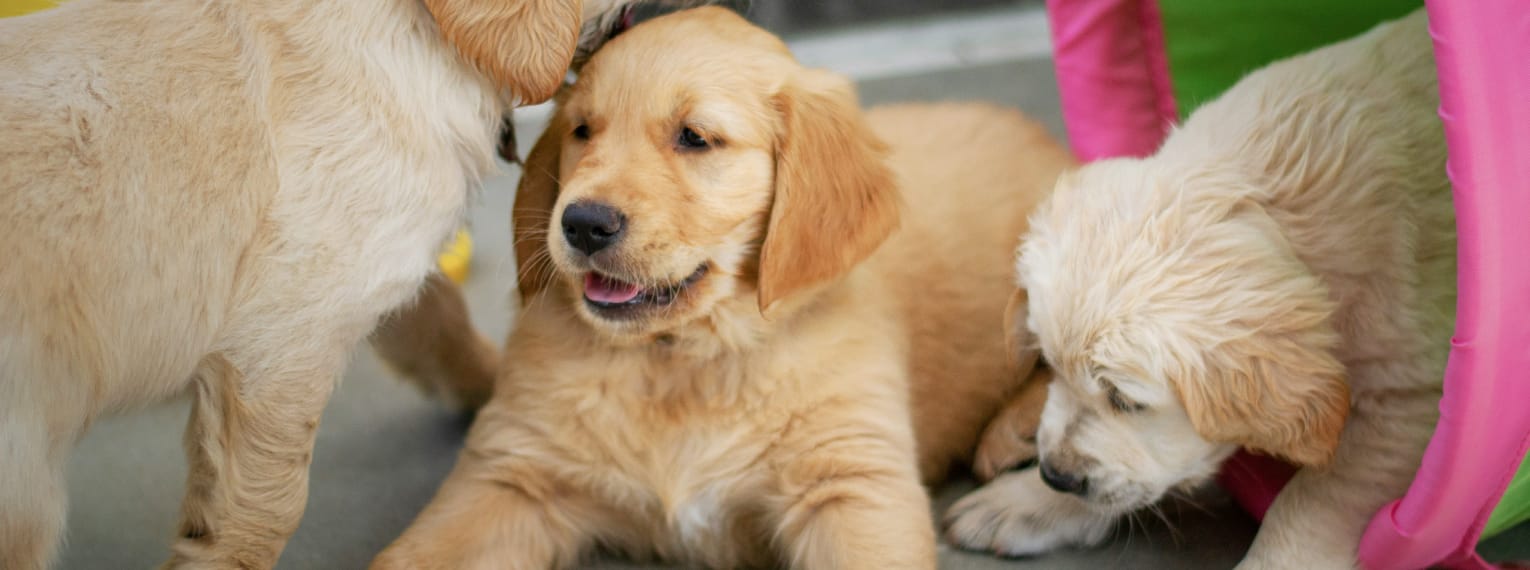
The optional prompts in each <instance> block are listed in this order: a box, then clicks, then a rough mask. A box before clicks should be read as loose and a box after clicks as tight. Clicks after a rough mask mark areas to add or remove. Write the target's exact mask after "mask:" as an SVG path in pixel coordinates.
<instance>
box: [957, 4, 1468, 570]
mask: <svg viewBox="0 0 1530 570" xmlns="http://www.w3.org/2000/svg"><path fill="white" fill-rule="evenodd" d="M1437 103H1438V96H1437V91H1436V84H1435V67H1434V62H1433V59H1432V57H1431V44H1430V39H1429V34H1428V31H1427V29H1426V25H1425V16H1424V14H1423V13H1422V11H1420V12H1419V13H1416V14H1414V15H1412V16H1409V17H1407V18H1405V19H1402V20H1399V21H1396V22H1392V23H1387V24H1384V25H1381V26H1379V27H1377V28H1376V29H1374V30H1372V31H1370V32H1368V33H1366V34H1363V35H1361V36H1359V37H1357V38H1355V39H1352V40H1349V41H1346V42H1343V43H1339V44H1335V45H1333V46H1331V47H1327V48H1323V49H1320V50H1317V51H1314V52H1311V53H1308V54H1306V55H1301V56H1298V57H1294V58H1291V59H1288V60H1285V61H1282V62H1278V63H1275V64H1273V65H1270V66H1269V67H1267V68H1265V69H1263V70H1260V71H1257V72H1255V73H1253V74H1251V75H1249V76H1248V77H1247V78H1245V79H1244V80H1242V81H1241V82H1239V83H1238V84H1237V85H1236V86H1234V87H1233V88H1232V89H1231V90H1229V91H1228V92H1227V93H1226V94H1225V95H1223V96H1222V97H1221V98H1219V99H1217V100H1216V101H1214V102H1212V103H1209V104H1207V105H1206V106H1205V107H1203V108H1202V109H1200V110H1199V111H1197V112H1196V113H1195V114H1194V115H1193V116H1191V117H1190V119H1189V120H1188V121H1186V123H1185V124H1184V126H1183V127H1182V128H1180V129H1177V130H1176V131H1175V132H1174V133H1173V134H1172V135H1171V136H1170V137H1169V139H1168V141H1167V142H1166V143H1165V144H1164V146H1163V148H1162V149H1161V150H1160V151H1159V152H1158V153H1157V154H1156V155H1154V156H1152V157H1150V158H1146V159H1142V160H1130V159H1123V160H1107V161H1101V162H1098V163H1094V164H1091V165H1089V166H1085V167H1083V168H1081V169H1079V170H1078V171H1077V172H1072V173H1069V174H1066V175H1064V176H1063V178H1062V179H1061V180H1060V181H1059V184H1058V188H1057V190H1056V191H1055V193H1054V194H1053V195H1052V196H1051V198H1050V199H1049V201H1048V202H1047V203H1046V204H1045V205H1043V206H1041V207H1040V208H1039V210H1038V212H1037V214H1036V216H1035V217H1034V218H1033V220H1032V228H1031V233H1030V235H1029V236H1027V237H1026V238H1025V243H1024V245H1023V246H1022V247H1021V254H1020V256H1019V260H1018V264H1017V265H1018V272H1019V281H1020V285H1021V286H1022V287H1024V288H1025V289H1026V290H1027V291H1028V294H1029V312H1028V314H1027V315H1026V319H1027V323H1028V327H1029V329H1030V330H1031V331H1032V332H1034V333H1035V338H1037V339H1039V342H1040V346H1041V350H1042V354H1043V357H1044V358H1045V359H1046V361H1047V362H1048V363H1049V365H1050V366H1051V367H1052V368H1053V369H1054V370H1055V372H1056V374H1057V379H1056V380H1055V381H1054V382H1053V383H1052V385H1051V388H1050V393H1049V396H1048V398H1047V401H1046V404H1045V409H1044V412H1043V414H1042V419H1041V427H1040V433H1039V444H1040V448H1041V449H1040V452H1041V460H1040V468H1039V469H1033V470H1029V471H1024V472H1020V473H1015V474H1010V475H1006V476H1004V477H1001V478H999V479H998V480H997V481H995V482H994V483H992V484H990V485H989V486H987V487H985V488H983V489H981V490H979V491H977V492H975V493H974V494H972V495H969V496H968V497H966V498H964V499H963V500H962V501H961V502H960V503H959V504H958V505H956V506H954V507H953V510H952V512H951V513H950V515H949V517H950V528H949V532H950V536H951V538H952V539H953V540H954V541H956V542H958V543H960V544H963V545H966V546H968V547H972V548H980V549H991V550H996V551H1000V552H1004V553H1009V554H1029V553H1036V552H1041V551H1045V550H1049V549H1053V548H1056V547H1061V546H1067V545H1089V544H1093V543H1096V542H1099V541H1100V540H1101V539H1102V538H1103V537H1104V536H1105V535H1106V533H1107V530H1108V529H1109V528H1110V527H1111V525H1112V522H1113V521H1115V520H1117V519H1118V518H1120V517H1121V516H1123V515H1125V514H1127V513H1130V512H1132V511H1134V510H1137V509H1141V508H1143V507H1146V506H1148V505H1151V504H1153V503H1154V502H1156V501H1158V500H1159V499H1160V498H1161V497H1163V496H1164V495H1166V494H1171V493H1174V492H1176V491H1178V490H1182V489H1185V488H1186V487H1189V486H1193V485H1197V484H1200V483H1202V482H1204V481H1206V480H1207V479H1208V478H1210V477H1211V476H1212V475H1213V474H1214V473H1215V472H1216V471H1217V469H1218V468H1219V466H1220V465H1221V464H1222V462H1223V460H1224V459H1225V458H1227V457H1228V456H1229V455H1230V454H1232V453H1233V452H1234V451H1235V450H1237V449H1238V448H1240V447H1243V448H1247V449H1250V450H1253V451H1255V452H1260V453H1265V454H1270V455H1274V456H1278V457H1281V458H1284V459H1286V460H1289V461H1291V462H1293V463H1295V464H1296V465H1299V466H1301V470H1300V472H1299V473H1298V474H1297V475H1296V477H1295V479H1293V480H1292V481H1291V482H1290V484H1289V485H1288V486H1287V487H1286V488H1285V489H1284V490H1283V491H1282V492H1281V494H1280V495H1279V497H1278V498H1277V499H1276V501H1275V503H1274V505H1273V506H1272V507H1271V509H1270V511H1269V513H1268V514H1267V516H1266V517H1265V519H1264V525H1263V528H1262V529H1261V530H1260V532H1259V535H1258V537H1257V538H1256V539H1255V541H1254V544H1253V546H1252V548H1251V549H1250V551H1249V552H1248V554H1247V556H1246V558H1245V559H1244V561H1243V564H1242V566H1241V567H1243V568H1303V569H1307V568H1349V567H1353V566H1354V565H1355V564H1356V547H1357V545H1358V543H1359V540H1360V536H1361V534H1362V532H1363V531H1364V529H1365V526H1366V523H1367V522H1368V521H1369V520H1370V517H1371V516H1372V515H1373V514H1374V513H1375V512H1376V510H1377V509H1378V508H1379V507H1380V506H1381V505H1383V504H1384V503H1385V502H1386V501H1388V500H1390V499H1393V498H1396V497H1397V496H1399V495H1401V494H1402V492H1403V491H1404V490H1405V489H1406V487H1407V485H1408V483H1409V481H1410V479H1411V478H1412V474H1413V472H1414V470H1415V469H1416V468H1417V466H1418V461H1419V458H1420V457H1421V456H1422V453H1423V450H1424V446H1425V444H1426V442H1427V441H1428V438H1429V436H1430V433H1431V432H1432V430H1433V426H1434V422H1435V419H1436V416H1437V414H1438V410H1437V405H1438V400H1439V397H1440V378H1441V376H1442V373H1443V369H1444V362H1445V356H1446V351H1447V350H1448V348H1449V343H1448V339H1449V336H1450V334H1451V324H1452V322H1453V318H1454V312H1453V311H1454V300H1455V288H1454V278H1455V234H1454V221H1453V220H1454V213H1453V209H1452V205H1451V193H1450V184H1449V182H1448V180H1447V179H1446V175H1445V168H1444V164H1445V144H1444V139H1443V134H1442V131H1441V127H1440V124H1439V120H1438V117H1437V116H1436V114H1435V109H1436V106H1437Z"/></svg>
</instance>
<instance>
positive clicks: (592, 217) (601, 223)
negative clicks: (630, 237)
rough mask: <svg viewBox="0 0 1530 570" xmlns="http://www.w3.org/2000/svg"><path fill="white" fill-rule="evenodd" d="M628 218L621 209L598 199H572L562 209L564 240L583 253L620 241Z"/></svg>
mask: <svg viewBox="0 0 1530 570" xmlns="http://www.w3.org/2000/svg"><path fill="white" fill-rule="evenodd" d="M626 226H627V220H626V217H625V216H623V215H622V213H621V212H620V211H618V210H617V209H616V208H612V207H610V206H607V205H605V204H601V203H597V202H575V203H573V204H569V205H568V207H567V208H564V210H563V239H565V240H568V244H569V245H570V246H572V247H573V248H574V249H577V250H579V251H582V252H584V254H585V255H595V252H597V251H600V250H602V249H605V248H607V247H609V246H610V245H611V244H613V243H616V242H617V241H619V240H621V237H622V230H624V229H626Z"/></svg>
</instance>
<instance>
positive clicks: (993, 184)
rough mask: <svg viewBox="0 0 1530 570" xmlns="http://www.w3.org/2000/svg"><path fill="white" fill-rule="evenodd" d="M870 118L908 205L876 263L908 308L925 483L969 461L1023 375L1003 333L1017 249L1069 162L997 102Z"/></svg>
mask: <svg viewBox="0 0 1530 570" xmlns="http://www.w3.org/2000/svg"><path fill="white" fill-rule="evenodd" d="M867 121H868V122H869V123H870V124H871V125H872V127H873V129H874V130H875V131H876V132H877V135H878V136H880V137H882V139H883V140H884V141H886V142H887V143H888V145H889V147H890V156H889V163H890V164H891V166H892V168H893V170H894V172H895V173H896V174H897V177H898V182H899V185H900V187H901V189H902V195H903V199H904V202H905V205H906V207H905V208H904V213H903V219H902V227H901V229H900V230H899V231H898V232H897V233H895V234H894V235H893V237H892V238H891V239H889V240H888V241H887V242H886V243H885V244H883V245H882V248H881V249H880V250H879V251H878V252H877V254H876V256H875V257H873V258H872V259H871V260H870V261H869V267H870V269H871V271H873V272H874V273H875V275H876V277H877V278H878V279H882V280H884V281H885V284H886V286H887V287H889V288H891V290H893V291H894V292H895V293H896V295H895V296H896V298H897V299H899V301H900V302H901V303H902V306H901V307H899V309H900V310H901V312H902V314H903V315H904V317H905V319H906V320H905V323H906V327H907V330H908V331H909V333H910V338H909V340H910V343H911V345H910V357H911V359H912V361H911V367H912V370H911V373H912V375H911V378H910V381H911V387H912V393H913V401H912V404H913V417H914V422H915V433H916V434H917V437H918V438H919V446H920V456H921V461H922V462H923V464H922V465H921V466H920V467H921V469H922V470H923V471H922V472H923V473H924V474H925V477H926V478H927V479H928V478H931V477H938V476H940V475H941V474H943V473H944V472H945V470H946V469H947V468H948V467H949V465H950V464H951V463H952V462H953V461H965V460H967V459H968V458H969V456H970V453H971V451H972V448H973V447H974V446H975V444H976V439H977V436H978V434H979V433H980V430H981V429H982V427H983V426H984V425H985V424H986V423H987V421H988V419H989V418H990V417H991V416H992V415H993V414H994V413H995V412H996V411H997V409H998V407H999V406H1000V405H1001V404H1003V402H1004V400H1005V398H1006V396H1007V395H1009V394H1010V393H1012V392H1013V391H1014V390H1015V389H1016V388H1017V387H1018V386H1019V385H1020V383H1021V382H1023V381H1024V380H1025V375H1026V374H1027V373H1028V371H1026V370H1019V369H1018V367H1017V364H1016V363H1015V362H1013V360H1014V359H1013V358H1011V357H1010V355H1009V349H1008V348H1007V347H1006V346H1004V337H1003V316H1004V308H1005V305H1006V304H1007V303H1008V300H1009V297H1010V295H1011V294H1012V293H1013V292H1014V277H1013V275H1012V274H1011V273H1012V268H1013V266H1014V264H1013V256H1014V252H1015V247H1016V246H1017V245H1018V244H1019V236H1020V235H1021V234H1022V233H1023V232H1024V231H1025V229H1026V220H1027V217H1028V216H1029V214H1030V212H1031V210H1032V209H1033V208H1034V207H1035V206H1036V204H1037V203H1038V202H1040V201H1041V200H1042V199H1043V198H1045V197H1046V196H1047V195H1048V194H1049V193H1050V191H1051V189H1052V185H1053V182H1054V180H1055V179H1056V178H1057V175H1058V174H1059V173H1060V172H1061V171H1062V170H1063V169H1065V168H1067V167H1069V166H1071V165H1072V164H1073V160H1072V158H1071V156H1070V155H1069V154H1068V152H1067V151H1066V150H1065V149H1064V148H1063V147H1062V146H1061V145H1059V144H1058V143H1057V142H1056V141H1055V140H1054V139H1053V138H1052V137H1051V136H1050V135H1049V134H1048V133H1047V132H1046V129H1045V128H1044V127H1042V126H1040V125H1038V124H1036V123H1034V122H1032V121H1030V120H1029V119H1027V118H1026V117H1025V116H1024V115H1022V114H1020V113H1019V112H1017V111H1013V110H1006V109H1002V108H999V107H995V106H992V105H986V104H974V103H963V104H952V103H945V104H915V105H896V106H887V107H879V108H876V109H872V110H871V111H870V112H869V113H868V116H867Z"/></svg>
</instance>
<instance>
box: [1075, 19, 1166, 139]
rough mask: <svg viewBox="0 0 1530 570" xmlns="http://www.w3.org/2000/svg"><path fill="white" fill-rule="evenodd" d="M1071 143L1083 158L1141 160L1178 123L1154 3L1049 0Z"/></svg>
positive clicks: (1160, 25) (1161, 27)
mask: <svg viewBox="0 0 1530 570" xmlns="http://www.w3.org/2000/svg"><path fill="white" fill-rule="evenodd" d="M1047 18H1048V20H1049V22H1050V24H1051V31H1052V45H1053V47H1054V49H1053V59H1054V62H1055V64H1056V66H1057V87H1058V92H1059V96H1060V99H1061V103H1062V111H1063V119H1064V122H1065V123H1066V124H1067V129H1068V139H1069V144H1070V146H1071V147H1072V148H1073V151H1074V153H1075V154H1076V155H1077V156H1078V157H1079V159H1081V160H1085V161H1089V160H1095V159H1099V158H1109V157H1115V156H1147V155H1149V154H1152V153H1153V151H1155V150H1157V149H1158V145H1159V144H1160V143H1161V142H1163V138H1164V136H1165V135H1166V134H1167V133H1168V129H1169V127H1170V125H1172V124H1173V123H1174V121H1175V120H1176V118H1177V117H1176V116H1175V111H1174V109H1175V106H1174V99H1173V92H1172V89H1171V83H1170V79H1169V72H1168V67H1167V65H1166V61H1167V58H1166V56H1165V54H1164V53H1163V49H1164V44H1163V42H1164V38H1163V26H1162V22H1161V18H1160V15H1159V10H1158V6H1157V3H1156V2H1155V1H1154V0H1047Z"/></svg>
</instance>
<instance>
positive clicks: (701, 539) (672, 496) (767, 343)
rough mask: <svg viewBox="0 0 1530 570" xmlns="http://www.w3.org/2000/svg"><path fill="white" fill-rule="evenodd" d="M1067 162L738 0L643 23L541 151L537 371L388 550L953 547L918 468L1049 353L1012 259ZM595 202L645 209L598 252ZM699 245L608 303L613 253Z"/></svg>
mask: <svg viewBox="0 0 1530 570" xmlns="http://www.w3.org/2000/svg"><path fill="white" fill-rule="evenodd" d="M685 128H690V129H692V130H694V131H697V132H698V133H700V136H703V137H704V138H705V139H706V141H707V148H705V149H696V148H684V147H682V146H680V145H679V144H678V143H677V140H678V137H680V133H681V132H682V129H685ZM880 141H885V142H886V143H888V144H889V145H890V146H889V147H888V148H886V149H884V146H883V144H882V142H880ZM887 165H892V169H891V170H888V168H887ZM1069 165H1070V159H1069V158H1068V156H1067V154H1066V152H1065V151H1063V150H1062V149H1061V148H1060V147H1059V146H1058V145H1057V144H1056V143H1055V142H1053V141H1052V140H1051V139H1050V138H1049V137H1047V135H1046V134H1045V132H1044V131H1043V130H1042V129H1041V128H1040V127H1038V126H1037V125H1035V124H1032V123H1030V122H1028V121H1026V120H1025V119H1024V118H1022V117H1021V116H1019V115H1018V114H1017V113H1014V112H1008V111H1002V110H998V109H994V108H991V107H986V106H978V105H940V106H906V107H889V108H882V109H877V110H873V111H871V112H870V113H867V114H866V115H865V116H864V120H863V118H862V114H861V113H860V111H859V110H858V109H856V107H855V96H854V93H853V91H852V89H851V87H850V85H849V84H848V82H846V81H845V80H843V79H841V78H838V77H836V76H832V75H829V74H826V73H824V72H821V71H815V70H807V69H803V68H801V67H800V66H799V65H798V64H796V63H795V62H794V61H793V60H792V59H791V56H790V55H789V54H788V53H787V51H786V48H785V46H784V45H783V44H782V43H781V42H780V41H779V40H778V39H776V38H774V37H772V36H770V35H769V34H768V33H766V32H764V31H762V30H760V29H758V28H755V27H753V26H750V25H749V24H748V23H747V22H745V21H743V20H742V19H741V18H738V17H737V16H735V15H733V14H731V13H729V12H726V11H722V10H719V9H700V10H693V11H688V12H682V13H678V14H673V15H670V16H666V17H663V18H659V19H656V20H653V21H651V22H649V23H646V24H642V25H639V26H638V27H637V28H635V29H633V30H632V31H630V32H628V33H627V34H625V35H623V36H620V37H618V38H616V39H615V40H614V41H613V42H612V43H611V44H610V45H608V46H607V47H606V48H605V49H604V50H603V51H601V52H599V53H597V54H595V56H594V58H593V59H592V60H591V61H590V63H589V65H588V67H586V68H585V70H584V72H583V74H582V75H581V77H580V79H579V80H578V81H577V82H576V83H575V85H574V86H573V88H572V90H571V92H570V93H569V94H568V95H567V96H566V97H565V98H563V99H562V103H561V105H560V108H559V110H558V112H557V113H556V115H555V117H554V119H553V121H552V124H551V126H550V127H549V129H548V132H547V133H546V134H544V135H543V137H542V138H541V140H539V141H538V143H537V145H536V147H535V149H534V150H533V151H532V153H531V155H530V156H529V157H528V160H527V167H526V178H525V179H523V182H522V186H521V188H520V194H519V195H518V197H517V207H516V214H515V219H516V222H517V229H516V232H517V251H518V258H519V261H520V262H521V277H522V294H523V296H524V297H523V298H524V299H525V304H526V306H525V308H524V310H523V312H522V313H521V316H520V318H519V320H518V322H517V323H516V326H515V329H514V331H513V332H512V333H511V336H510V339H509V341H508V345H507V351H506V362H507V363H513V366H509V367H507V368H506V369H505V370H504V372H503V373H502V375H501V377H500V379H499V383H498V385H497V387H496V392H495V396H494V399H493V400H492V401H491V402H490V403H489V404H488V405H487V406H486V407H485V408H484V409H483V410H482V411H481V412H480V415H479V417H478V420H477V422H476V423H475V425H474V426H473V428H472V431H471V433H470V434H469V436H468V443H467V448H466V450H464V452H463V453H462V456H461V458H460V459H459V463H458V465H457V467H456V469H455V471H454V472H453V473H452V474H451V475H450V477H449V478H448V479H447V480H446V482H445V483H444V484H443V486H442V488H441V490H440V492H439V494H438V495H437V496H436V498H435V500H434V501H433V502H432V503H431V504H430V505H429V506H428V507H427V508H426V509H425V511H424V512H423V513H422V514H421V515H420V517H419V518H418V519H417V520H416V521H415V522H414V524H413V525H412V526H411V527H410V528H409V529H408V530H407V531H406V532H405V533H404V535H403V536H402V537H400V538H399V539H398V541H396V542H395V543H394V544H393V545H392V546H390V547H389V548H388V549H387V550H386V551H384V552H383V553H382V554H381V555H380V556H379V557H378V559H377V561H376V562H375V563H374V567H376V568H411V569H418V568H512V569H536V568H546V567H550V566H552V567H557V566H568V565H571V564H573V563H574V562H575V561H576V560H578V559H579V557H580V556H581V555H582V554H584V553H587V552H588V551H590V550H591V549H592V548H593V547H595V546H597V545H599V546H603V547H606V548H609V549H613V550H615V551H618V552H621V553H625V554H627V555H630V556H632V557H636V558H662V559H667V560H673V561H682V562H686V563H689V564H695V565H702V566H709V567H723V568H727V567H738V566H761V565H766V564H770V563H772V562H775V561H780V562H785V563H787V564H788V565H790V566H791V567H796V568H815V569H816V568H838V569H854V568H867V569H878V570H881V569H887V568H933V567H934V565H935V537H934V531H933V528H932V524H931V517H930V513H929V510H928V509H929V507H928V499H927V496H926V493H925V491H924V489H923V488H922V487H921V485H920V479H921V476H922V477H923V478H924V479H926V480H937V479H939V478H940V477H942V476H943V475H944V473H945V472H946V471H947V469H948V468H949V466H950V465H951V464H953V463H955V462H959V461H963V460H965V459H966V458H967V457H968V456H969V455H970V453H971V449H972V448H973V447H974V445H975V444H976V441H977V437H978V432H979V430H980V429H981V428H982V426H983V425H984V423H985V422H986V421H987V420H988V419H989V418H990V417H991V416H992V415H993V414H994V413H995V412H996V411H997V408H998V406H999V405H1000V404H1002V403H1003V402H1004V400H1005V398H1006V396H1007V395H1009V394H1011V393H1014V392H1015V390H1016V388H1017V387H1019V386H1020V385H1021V384H1022V383H1023V382H1024V381H1025V379H1026V376H1027V373H1028V371H1029V370H1030V368H1031V367H1032V366H1033V364H1034V362H1035V356H1034V351H1031V352H1029V353H1027V354H1023V355H1019V356H1020V357H1019V358H1014V357H1011V356H1007V355H1006V354H1005V352H1006V351H1005V348H1004V342H1003V338H1002V334H1001V329H1000V317H1001V315H1002V313H1003V307H1004V303H1005V300H1006V299H1007V298H1008V297H1009V295H1010V291H1011V288H1010V286H1009V285H1008V281H1009V280H1008V279H1007V275H1006V274H1007V271H1008V270H1007V268H1006V266H1007V262H1006V260H1007V259H1008V258H1009V256H1010V255H1011V254H1012V252H1013V248H1014V246H1015V245H1016V236H1018V235H1019V232H1020V231H1021V230H1022V229H1023V227H1024V224H1025V214H1026V213H1027V212H1029V211H1030V209H1031V207H1032V206H1033V205H1034V204H1035V203H1036V202H1038V201H1039V200H1040V199H1041V198H1042V197H1043V196H1044V195H1045V193H1046V191H1047V190H1048V189H1049V188H1050V187H1051V184H1052V181H1053V180H1054V179H1055V176H1056V174H1057V173H1058V172H1059V171H1061V169H1063V168H1065V167H1067V166H1069ZM583 201H599V202H604V203H606V204H608V205H611V206H613V207H615V208H618V209H619V210H621V211H622V212H624V213H625V216H626V228H627V229H626V230H625V233H624V234H623V236H622V238H621V241H620V242H618V243H617V244H616V245H613V246H610V247H608V248H607V249H604V250H600V252H599V253H598V254H595V255H585V254H583V253H579V252H577V251H574V250H573V249H572V248H571V247H568V245H567V244H566V243H564V236H563V235H562V232H561V231H559V229H558V228H557V227H554V228H549V227H548V226H549V221H556V220H560V219H561V216H562V213H563V211H564V210H565V209H566V208H567V207H568V205H569V204H571V203H575V202H583ZM554 224H555V225H561V224H558V223H557V222H554ZM549 230H550V231H549ZM698 267H703V268H705V269H704V270H703V271H704V273H702V276H701V277H700V278H699V280H695V281H692V282H691V283H690V284H689V285H688V286H685V287H684V288H683V289H680V292H679V293H678V294H677V295H676V296H675V298H674V300H673V302H671V303H669V304H667V305H658V304H655V305H653V306H646V305H645V306H641V307H640V308H638V309H635V310H632V311H630V312H627V313H623V314H618V315H613V314H612V313H610V312H602V311H600V310H596V309H594V308H592V307H591V306H590V305H589V304H588V303H587V302H586V301H585V300H584V298H583V295H584V294H585V291H586V285H585V282H584V277H585V276H586V275H587V274H589V273H590V272H591V271H598V272H600V273H602V274H606V275H610V276H614V277H618V278H620V279H623V280H625V281H630V282H635V283H640V284H643V285H644V286H646V287H648V288H650V289H652V290H661V289H668V288H670V287H674V286H675V284H676V283H680V282H682V280H684V279H686V277H687V276H688V275H694V274H696V270H697V268H698ZM762 310H763V313H764V315H768V316H763V315H762Z"/></svg>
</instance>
